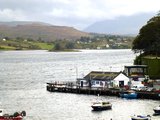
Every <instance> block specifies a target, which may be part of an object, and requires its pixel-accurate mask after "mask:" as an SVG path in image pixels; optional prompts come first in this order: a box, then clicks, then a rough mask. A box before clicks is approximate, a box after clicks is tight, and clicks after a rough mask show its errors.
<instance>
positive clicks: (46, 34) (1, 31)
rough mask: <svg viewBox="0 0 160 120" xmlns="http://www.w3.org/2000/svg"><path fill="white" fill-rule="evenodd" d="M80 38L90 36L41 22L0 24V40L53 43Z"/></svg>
mask: <svg viewBox="0 0 160 120" xmlns="http://www.w3.org/2000/svg"><path fill="white" fill-rule="evenodd" d="M82 36H90V35H89V33H86V32H82V31H79V30H76V29H75V28H73V27H67V26H54V25H51V24H48V23H42V22H27V21H14V22H0V39H3V38H4V37H8V38H12V39H14V38H18V37H19V38H23V39H33V40H42V41H54V40H56V39H66V40H75V39H78V38H80V37H82Z"/></svg>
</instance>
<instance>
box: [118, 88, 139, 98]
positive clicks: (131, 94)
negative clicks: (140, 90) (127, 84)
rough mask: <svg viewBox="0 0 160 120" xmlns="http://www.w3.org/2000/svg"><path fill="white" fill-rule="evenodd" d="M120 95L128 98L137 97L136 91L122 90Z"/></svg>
mask: <svg viewBox="0 0 160 120" xmlns="http://www.w3.org/2000/svg"><path fill="white" fill-rule="evenodd" d="M119 95H120V97H122V98H127V99H136V98H137V93H136V92H135V91H131V90H129V91H125V92H121V93H120V94H119Z"/></svg>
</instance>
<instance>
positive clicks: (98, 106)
mask: <svg viewBox="0 0 160 120" xmlns="http://www.w3.org/2000/svg"><path fill="white" fill-rule="evenodd" d="M91 107H92V108H93V110H95V111H101V110H108V109H111V108H112V104H111V103H110V102H104V101H99V102H94V103H93V104H92V105H91Z"/></svg>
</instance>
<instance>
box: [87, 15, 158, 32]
mask: <svg viewBox="0 0 160 120" xmlns="http://www.w3.org/2000/svg"><path fill="white" fill-rule="evenodd" d="M154 15H155V13H141V14H135V15H132V16H120V17H117V18H115V19H111V20H104V21H99V22H95V23H93V24H92V25H90V26H88V27H87V28H85V29H84V31H86V32H95V33H105V34H114V35H116V34H117V35H136V34H138V33H139V29H140V28H141V27H142V26H143V25H145V24H146V23H147V21H148V20H149V19H150V18H152V17H153V16H154Z"/></svg>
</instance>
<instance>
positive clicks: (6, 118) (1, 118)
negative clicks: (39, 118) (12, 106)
mask: <svg viewBox="0 0 160 120" xmlns="http://www.w3.org/2000/svg"><path fill="white" fill-rule="evenodd" d="M24 116H26V112H25V111H22V112H15V113H14V114H13V115H9V114H3V110H2V109H0V120H22V119H23V117H24Z"/></svg>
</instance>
